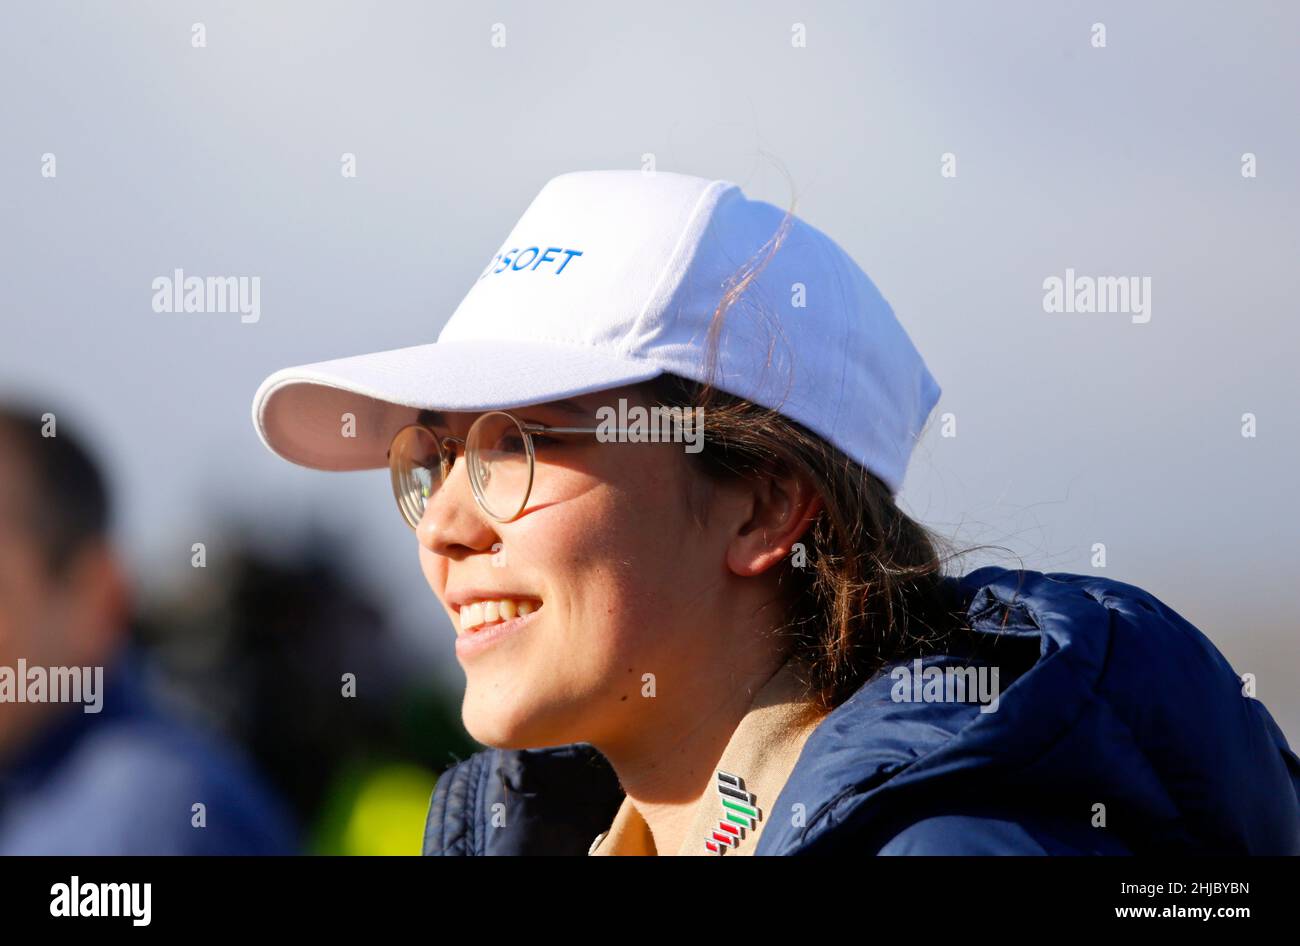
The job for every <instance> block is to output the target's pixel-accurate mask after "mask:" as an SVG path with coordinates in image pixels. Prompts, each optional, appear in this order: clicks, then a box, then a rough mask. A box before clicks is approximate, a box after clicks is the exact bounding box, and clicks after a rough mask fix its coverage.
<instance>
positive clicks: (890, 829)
mask: <svg viewBox="0 0 1300 946" xmlns="http://www.w3.org/2000/svg"><path fill="white" fill-rule="evenodd" d="M945 584H946V586H947V588H948V590H950V591H952V592H953V593H954V594H956V595H958V596H959V598H958V600H959V601H960V602H961V603H963V604H964V605H965V607H966V615H967V621H968V623H969V626H970V628H971V631H972V633H971V634H970V635H968V639H965V640H963V642H962V644H961V645H959V646H954V647H952V648H949V649H948V652H947V653H945V654H940V655H931V656H928V657H925V658H923V659H921V660H920V661H919V662H917V661H907V662H905V663H898V664H893V665H890V666H889V667H886V668H885V669H883V670H882V671H881V672H880V673H878V674H876V675H875V676H873V677H872V678H871V679H870V680H868V681H867V682H866V683H864V684H863V686H862V687H861V688H860V689H859V690H858V691H857V692H856V693H855V694H854V695H853V697H851V698H850V699H849V700H847V701H846V702H845V703H843V704H842V705H840V706H838V707H837V708H836V709H835V710H834V711H833V712H832V713H830V714H829V715H828V716H827V717H826V718H825V719H824V720H823V721H822V722H821V724H820V725H819V726H818V727H817V729H816V730H815V731H814V732H813V733H812V735H811V736H810V737H809V738H808V741H807V743H806V744H805V745H804V748H803V751H802V753H801V755H800V757H799V761H798V763H797V764H796V766H795V768H794V770H793V771H792V772H791V774H790V777H789V779H788V780H787V782H786V784H785V786H784V788H783V789H782V791H781V793H780V795H779V797H778V798H777V800H776V802H775V803H774V804H773V805H772V807H771V811H772V821H771V822H770V823H768V824H767V825H766V827H765V829H764V831H763V834H762V836H761V837H760V839H759V842H758V846H757V847H756V848H755V851H754V853H755V854H756V855H762V854H779V855H791V854H822V853H836V852H849V851H852V852H855V853H886V854H888V853H938V854H942V853H1133V854H1142V853H1156V852H1159V853H1188V854H1196V853H1200V854H1297V853H1300V759H1297V757H1296V755H1295V753H1293V752H1292V751H1291V749H1290V747H1289V746H1288V745H1287V742H1286V739H1285V737H1284V736H1283V734H1282V732H1281V730H1280V729H1279V727H1278V726H1277V724H1276V723H1275V722H1274V721H1273V718H1272V717H1271V716H1270V715H1269V713H1268V711H1267V709H1265V707H1264V705H1263V704H1262V703H1261V702H1259V701H1258V700H1256V699H1254V698H1252V697H1248V696H1245V695H1243V692H1242V690H1243V687H1242V683H1241V680H1240V679H1239V677H1238V675H1237V673H1236V672H1234V670H1233V669H1232V667H1231V666H1230V665H1229V664H1228V662H1227V660H1226V659H1225V658H1224V657H1223V655H1222V654H1221V653H1220V652H1219V651H1218V649H1217V648H1215V646H1214V645H1213V644H1212V643H1211V642H1210V641H1209V639H1208V638H1206V637H1205V635H1204V634H1202V633H1201V632H1200V631H1198V630H1197V629H1196V628H1195V627H1193V626H1192V625H1191V624H1190V623H1188V622H1187V621H1186V620H1185V619H1183V618H1182V617H1181V616H1179V615H1178V614H1177V613H1175V612H1174V611H1173V610H1171V609H1170V608H1168V607H1166V606H1165V605H1164V604H1163V603H1161V602H1160V601H1159V600H1158V599H1156V598H1155V597H1154V596H1153V595H1151V594H1149V593H1148V592H1146V591H1144V590H1142V589H1141V588H1138V587H1136V586H1134V585H1129V584H1126V583H1124V582H1120V581H1116V580H1114V579H1108V578H1099V577H1093V576H1084V575H1074V574H1066V573H1059V572H1058V573H1049V574H1043V573H1041V572H1036V571H1029V570H1023V569H1021V570H1010V569H1006V568H1002V567H999V566H988V567H985V568H980V569H977V570H975V571H972V572H970V573H969V574H967V575H965V576H964V577H960V578H957V577H951V578H947V579H945ZM962 668H975V669H976V670H979V669H980V668H983V670H984V671H985V679H986V680H987V679H989V678H991V677H992V671H993V670H994V669H995V668H996V672H997V676H996V690H997V698H996V700H995V701H994V702H993V703H991V704H990V703H985V704H984V705H981V703H979V702H977V701H975V700H974V699H956V700H954V699H947V700H946V701H945V700H942V699H939V700H936V701H926V700H925V699H923V698H921V697H922V695H923V691H922V689H921V684H920V683H919V682H918V683H917V686H916V688H912V687H911V685H910V684H906V683H902V682H900V681H906V680H908V679H909V677H911V676H919V677H920V678H921V679H927V680H931V679H933V678H935V677H936V676H941V675H942V674H944V672H945V671H947V670H949V669H952V670H953V671H957V670H961V669H962ZM918 669H919V670H920V671H921V672H920V674H919V675H918V674H915V671H916V670H918ZM909 696H910V698H909ZM991 707H995V708H993V709H992V711H990V708H991ZM622 797H623V795H622V791H621V789H620V788H619V786H618V780H617V777H616V776H615V775H614V773H613V770H612V769H611V768H610V766H609V765H608V763H607V762H605V760H604V758H603V757H602V756H601V755H600V754H599V753H598V752H597V751H596V750H595V749H594V748H593V747H591V746H588V745H586V744H584V743H578V744H574V745H571V746H562V747H555V748H549V749H539V750H498V749H488V750H485V751H484V752H481V753H478V754H476V755H475V756H473V757H472V758H470V759H468V760H466V761H464V762H461V763H458V764H457V765H456V766H454V767H452V768H451V769H449V770H448V771H447V772H445V773H443V775H442V776H441V777H440V779H439V782H438V785H437V786H436V788H435V790H434V795H433V799H432V802H431V805H430V811H429V819H428V823H427V827H426V835H425V853H426V854H498V853H500V854H520V853H573V854H583V853H585V852H586V849H587V847H588V845H589V844H590V842H591V840H592V839H593V838H594V837H595V835H596V834H597V833H599V832H600V831H602V830H604V829H605V828H607V827H608V826H609V823H610V819H612V817H613V815H614V812H615V811H616V810H617V808H618V806H619V803H620V802H621V801H622ZM494 806H497V807H494ZM494 815H495V816H496V827H495V828H494V826H493V825H494ZM506 826H509V828H510V830H501V828H504V827H506Z"/></svg>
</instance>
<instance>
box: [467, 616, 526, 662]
mask: <svg viewBox="0 0 1300 946" xmlns="http://www.w3.org/2000/svg"><path fill="white" fill-rule="evenodd" d="M541 613H542V609H540V608H539V609H538V610H536V611H533V612H531V613H530V614H525V615H516V616H515V617H513V618H511V619H510V620H508V621H496V622H494V623H492V624H480V625H479V626H478V627H474V628H471V629H470V630H468V631H465V632H462V633H461V634H460V635H459V636H458V637H457V638H456V656H457V657H458V658H460V659H461V660H464V659H465V658H467V657H472V656H473V655H475V654H477V653H479V652H480V651H482V650H485V649H486V648H488V647H491V646H493V645H494V644H496V643H498V642H500V641H503V640H506V639H508V638H511V637H513V636H515V635H516V634H520V633H522V632H523V631H525V630H527V629H528V628H529V626H531V625H532V624H533V623H534V622H536V621H537V620H538V619H539V618H540V617H541Z"/></svg>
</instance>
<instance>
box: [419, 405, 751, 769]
mask: <svg viewBox="0 0 1300 946" xmlns="http://www.w3.org/2000/svg"><path fill="white" fill-rule="evenodd" d="M620 397H625V398H627V402H628V405H629V407H630V406H632V405H637V404H641V405H647V404H649V403H650V402H649V401H648V400H646V399H645V398H644V396H643V395H642V394H641V392H640V389H639V388H637V387H628V388H620V389H615V390H612V391H602V392H597V393H594V394H589V395H586V396H582V397H576V398H572V399H570V400H571V401H572V402H574V403H576V404H577V405H578V406H580V407H581V408H582V410H581V412H579V413H571V412H568V411H565V410H562V409H560V408H558V407H557V406H555V405H554V404H548V405H542V406H538V407H529V408H519V409H517V410H514V411H512V413H514V414H515V415H516V416H517V417H519V418H520V419H521V420H523V421H525V422H534V423H540V424H547V425H553V426H574V427H594V426H596V425H597V424H598V422H599V420H598V417H597V414H596V409H597V408H598V407H600V406H602V405H609V406H611V407H614V408H615V409H617V406H618V399H619V398H620ZM446 416H447V418H448V424H449V426H448V427H445V428H435V429H436V430H437V433H438V434H439V435H440V436H446V435H448V434H450V435H452V436H457V437H464V436H465V434H466V432H467V430H468V429H469V425H470V424H471V423H472V422H473V420H474V418H475V417H477V416H478V415H477V414H448V415H446ZM705 449H707V445H706V447H705ZM689 459H690V458H688V457H686V455H685V453H684V446H683V444H680V443H648V442H642V443H634V442H617V443H603V442H601V441H600V440H598V439H597V438H596V436H594V435H587V434H574V435H564V436H560V437H557V438H555V439H554V440H553V441H550V442H543V441H540V440H539V442H538V443H537V459H536V476H535V479H534V482H533V488H532V493H531V495H530V496H529V499H528V502H527V505H526V506H525V508H524V510H523V512H522V513H521V514H520V515H519V516H518V518H516V519H515V520H513V521H511V522H508V523H501V522H497V521H495V520H493V519H491V518H489V517H487V516H486V515H485V514H484V513H483V511H482V510H481V509H480V508H479V507H478V505H477V504H476V502H475V500H474V496H473V493H472V491H471V487H470V483H469V477H468V476H467V473H466V469H465V463H464V457H463V455H461V454H459V453H458V454H457V456H456V461H455V464H454V465H453V467H452V469H451V472H450V474H449V475H448V478H447V481H446V482H445V483H444V484H443V485H442V486H441V488H439V489H438V490H437V491H436V492H435V493H434V495H433V496H432V498H431V499H430V500H429V501H428V504H427V506H426V508H425V510H424V515H423V518H422V519H421V522H420V525H419V528H418V530H417V535H418V538H419V555H420V564H421V567H422V569H423V571H424V574H425V577H426V579H427V580H428V582H429V585H430V587H431V588H432V589H433V591H434V593H435V594H436V595H437V596H438V598H439V600H440V601H441V603H442V604H443V606H444V607H446V608H448V611H449V613H450V616H451V620H452V624H453V626H454V627H455V628H456V631H457V635H458V638H457V641H458V645H457V658H458V660H459V661H460V663H461V666H462V667H463V669H464V671H465V675H466V681H467V686H466V693H465V701H464V706H463V721H464V724H465V726H466V728H467V730H468V731H469V733H470V734H471V735H472V736H473V737H474V738H475V739H477V740H478V741H480V742H482V743H485V744H489V745H495V746H500V747H510V748H519V747H541V746H547V745H559V744H564V743H568V742H574V741H587V742H592V743H595V744H606V745H614V744H615V743H617V742H618V741H619V740H620V739H621V738H623V736H624V735H626V734H628V733H631V732H634V731H635V729H636V727H637V726H638V724H645V723H647V722H649V721H650V718H651V716H652V715H653V714H655V713H656V712H657V711H658V709H659V707H660V706H662V705H663V704H664V703H665V701H664V700H662V699H646V698H643V694H642V690H643V687H645V686H646V681H645V678H644V675H645V674H653V675H654V686H655V688H656V691H657V693H658V695H659V696H664V695H670V696H671V698H672V710H671V712H672V713H673V714H675V715H676V718H678V719H680V718H690V714H691V712H692V707H691V706H690V705H689V703H690V702H691V701H692V700H701V701H707V700H708V699H710V695H709V691H710V690H711V689H713V685H712V684H711V683H710V682H709V680H710V677H711V676H712V675H714V674H723V675H724V676H725V675H726V674H727V672H728V664H729V661H731V660H732V659H733V657H735V655H736V654H738V653H740V652H741V651H743V650H744V649H745V647H746V641H745V640H743V639H742V636H745V635H747V636H748V647H749V649H751V650H752V649H753V643H752V641H753V635H754V631H755V628H756V627H757V619H756V618H754V619H752V620H751V619H750V616H752V614H753V612H754V611H756V610H757V608H758V607H759V606H760V602H758V600H757V598H755V595H756V594H762V593H764V589H763V588H761V587H760V585H759V582H756V581H752V580H749V581H746V580H743V579H741V578H739V576H738V575H737V571H741V572H743V571H745V570H746V568H747V560H745V554H746V547H745V543H746V542H747V541H752V540H750V539H749V538H748V537H744V536H742V537H741V539H740V540H739V541H738V540H737V537H736V532H737V531H738V529H739V528H741V527H742V526H743V523H744V522H745V519H746V517H747V516H748V515H749V506H751V505H752V496H746V494H745V491H744V490H734V489H732V488H730V487H715V489H714V492H713V494H712V496H711V498H710V503H709V506H710V515H709V517H708V522H707V524H705V525H703V526H701V525H699V524H697V523H696V521H695V520H694V519H693V517H692V516H691V513H690V508H689V506H688V503H687V491H688V490H689V489H691V488H693V484H692V482H691V477H693V476H697V475H698V474H696V473H695V472H694V471H692V470H691V469H690V468H689V467H688V465H687V463H688V460H689ZM467 594H469V595H471V596H472V598H474V599H478V598H487V599H492V598H497V599H503V598H504V599H516V600H527V601H532V602H535V603H540V606H539V607H538V608H537V610H536V611H534V612H533V613H532V614H530V615H529V616H528V617H527V618H525V619H523V620H522V621H519V620H516V621H515V622H513V623H514V626H515V629H514V630H511V631H509V632H507V633H504V634H500V635H499V636H497V637H495V639H492V640H491V641H490V642H487V643H486V646H477V645H476V643H475V642H476V639H477V635H481V634H484V635H485V634H489V633H490V632H491V630H492V628H491V626H490V625H485V626H482V627H480V628H478V629H477V630H472V631H469V632H466V631H465V630H464V629H463V628H462V622H461V614H460V611H459V608H458V607H456V605H457V603H458V602H459V601H460V600H461V599H463V598H464V596H466V595H467ZM738 614H742V615H744V617H742V618H741V619H740V620H738V619H737V615H738ZM506 626H507V624H506V623H505V622H503V623H502V624H501V627H502V629H504V628H505V627H506ZM483 640H484V641H485V642H486V641H487V639H486V638H484V639H483ZM467 644H468V648H467V647H466V645H467ZM713 679H714V680H716V677H714V678H713Z"/></svg>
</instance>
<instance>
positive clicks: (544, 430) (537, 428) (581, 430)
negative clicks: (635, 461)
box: [524, 421, 677, 434]
mask: <svg viewBox="0 0 1300 946" xmlns="http://www.w3.org/2000/svg"><path fill="white" fill-rule="evenodd" d="M674 423H677V422H676V421H674ZM524 430H525V431H526V432H528V433H530V434H597V433H601V432H605V433H611V434H630V433H641V430H636V431H633V430H631V429H630V428H627V427H615V428H613V429H609V428H605V427H547V426H545V425H543V424H525V425H524Z"/></svg>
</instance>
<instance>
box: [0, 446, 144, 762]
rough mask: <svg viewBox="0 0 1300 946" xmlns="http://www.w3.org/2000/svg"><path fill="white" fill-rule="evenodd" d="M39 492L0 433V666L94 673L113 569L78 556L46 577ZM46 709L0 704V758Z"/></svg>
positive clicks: (115, 618) (113, 591)
mask: <svg viewBox="0 0 1300 946" xmlns="http://www.w3.org/2000/svg"><path fill="white" fill-rule="evenodd" d="M37 496H38V491H37V490H36V489H35V487H34V484H33V483H32V482H31V473H30V471H29V470H28V468H27V467H26V465H25V464H23V463H22V462H21V459H20V456H19V453H18V450H17V449H16V448H14V447H13V445H12V444H10V443H9V442H8V441H7V440H6V437H5V435H4V434H3V433H0V666H6V667H10V668H13V669H14V670H15V673H16V672H17V667H18V660H19V659H20V658H22V659H24V660H26V662H27V666H29V667H31V666H41V667H60V666H93V665H97V664H100V663H101V662H102V660H103V659H104V658H105V656H106V651H105V642H106V641H107V640H108V638H109V637H110V636H111V635H112V633H113V631H114V627H115V625H116V624H117V623H118V622H119V621H120V620H121V617H122V615H121V613H120V611H119V610H118V608H119V607H120V606H121V599H120V597H118V595H120V593H121V590H120V588H119V587H118V586H117V585H116V576H115V574H114V573H113V570H112V565H111V562H110V561H108V559H107V556H106V555H105V554H104V553H103V552H102V551H101V550H97V549H86V550H83V552H82V554H81V555H80V556H79V557H78V558H77V560H75V561H74V562H73V563H71V567H70V568H69V569H68V571H67V573H66V575H64V576H62V577H56V576H55V575H53V574H52V573H51V570H50V567H49V562H48V561H47V559H46V556H45V553H44V547H43V546H42V545H41V543H40V542H39V541H38V536H37V535H36V534H35V533H34V532H33V525H32V517H30V516H28V515H27V511H28V510H29V508H30V504H31V503H33V502H36V501H37ZM49 706H50V704H41V703H10V702H3V703H0V754H2V753H4V752H5V751H6V750H8V749H9V748H12V747H13V746H14V745H15V744H17V743H19V742H21V741H22V740H23V737H24V736H25V734H26V733H27V732H28V731H29V730H30V729H31V728H32V726H33V721H34V720H35V718H36V717H38V716H42V715H44V714H45V712H46V711H47V709H48V708H49Z"/></svg>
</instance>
